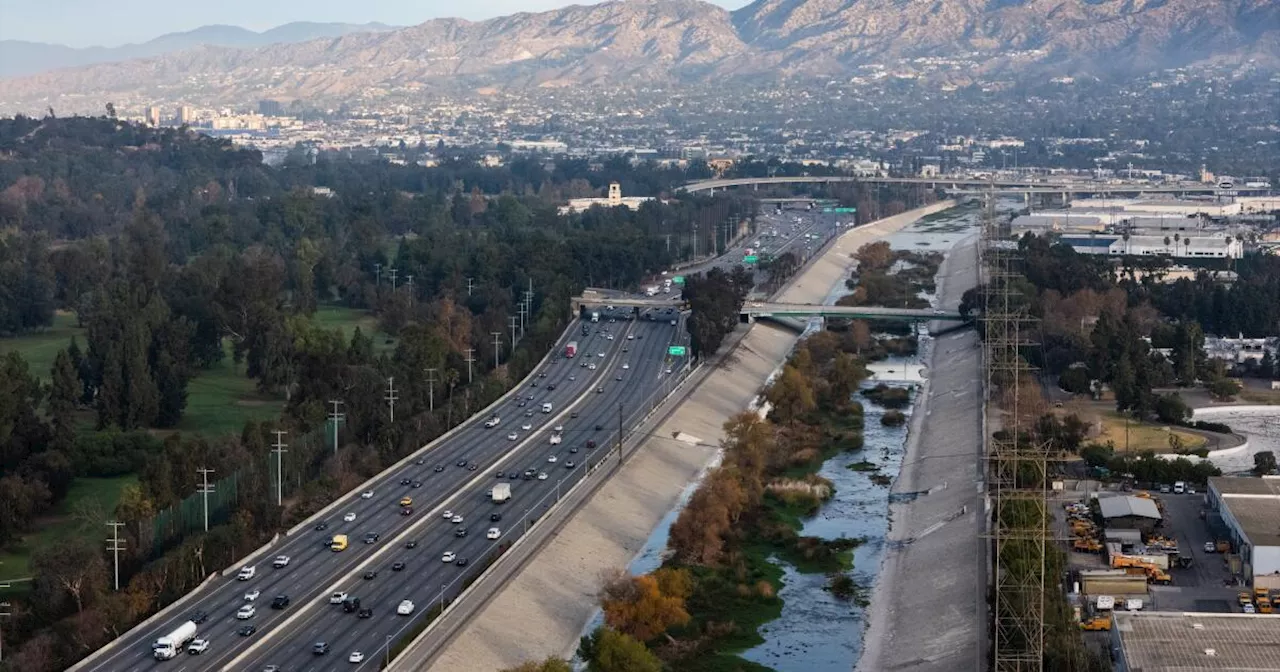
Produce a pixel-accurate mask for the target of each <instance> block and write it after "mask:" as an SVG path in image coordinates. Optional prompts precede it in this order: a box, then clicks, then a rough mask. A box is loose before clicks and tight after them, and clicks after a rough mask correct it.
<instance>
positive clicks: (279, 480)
mask: <svg viewBox="0 0 1280 672" xmlns="http://www.w3.org/2000/svg"><path fill="white" fill-rule="evenodd" d="M273 433H274V434H275V435H276V443H275V446H273V447H272V448H271V452H272V453H274V454H275V456H276V506H284V478H283V474H284V466H283V464H282V463H281V458H282V457H283V456H284V454H285V453H287V452H289V451H287V450H285V448H287V447H288V444H286V443H285V442H284V440H283V438H284V435H285V434H288V433H289V432H286V431H284V430H283V429H277V430H274V432H273Z"/></svg>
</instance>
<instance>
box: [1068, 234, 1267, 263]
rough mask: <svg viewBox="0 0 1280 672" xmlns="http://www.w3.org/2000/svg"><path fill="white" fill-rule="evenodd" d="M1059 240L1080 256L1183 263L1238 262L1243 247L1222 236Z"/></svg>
mask: <svg viewBox="0 0 1280 672" xmlns="http://www.w3.org/2000/svg"><path fill="white" fill-rule="evenodd" d="M1060 240H1061V241H1062V242H1064V243H1066V244H1068V245H1070V246H1071V247H1072V249H1074V250H1075V251H1076V252H1079V253H1080V254H1104V255H1107V256H1112V257H1120V256H1135V257H1178V258H1182V259H1239V258H1241V257H1243V256H1244V243H1243V242H1241V241H1240V240H1239V239H1238V238H1234V237H1231V236H1224V235H1221V234H1205V235H1182V234H1179V235H1178V236H1177V237H1176V238H1175V237H1174V236H1173V235H1172V234H1170V235H1165V236H1158V235H1156V236H1152V235H1131V236H1129V237H1128V238H1127V239H1126V238H1125V237H1124V236H1122V235H1118V234H1114V233H1108V234H1089V235H1064V236H1062V237H1061V238H1060Z"/></svg>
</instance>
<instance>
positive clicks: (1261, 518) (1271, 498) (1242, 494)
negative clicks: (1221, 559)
mask: <svg viewBox="0 0 1280 672" xmlns="http://www.w3.org/2000/svg"><path fill="white" fill-rule="evenodd" d="M1206 499H1207V500H1208V504H1209V509H1210V510H1211V511H1213V512H1214V513H1216V514H1217V515H1218V516H1220V517H1221V518H1222V522H1223V524H1224V525H1225V526H1226V528H1227V530H1228V534H1229V535H1230V539H1229V540H1230V542H1231V548H1232V549H1233V550H1234V552H1235V554H1236V555H1237V556H1239V558H1240V574H1241V575H1242V576H1243V578H1244V579H1245V581H1247V582H1249V584H1250V585H1252V586H1253V587H1254V588H1268V589H1271V588H1278V589H1280V477H1273V476H1264V477H1262V478H1231V477H1225V476H1218V477H1213V478H1210V479H1209V492H1208V494H1207V495H1206ZM1277 627H1280V626H1277Z"/></svg>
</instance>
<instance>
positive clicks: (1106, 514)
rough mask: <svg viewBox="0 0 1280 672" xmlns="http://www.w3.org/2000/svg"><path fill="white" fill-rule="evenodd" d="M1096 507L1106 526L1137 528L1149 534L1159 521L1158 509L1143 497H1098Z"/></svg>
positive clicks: (1153, 503)
mask: <svg viewBox="0 0 1280 672" xmlns="http://www.w3.org/2000/svg"><path fill="white" fill-rule="evenodd" d="M1098 509H1099V510H1100V511H1101V512H1102V519H1103V520H1104V521H1106V526H1107V527H1108V528H1118V529H1131V530H1139V531H1140V532H1141V533H1142V534H1144V535H1149V534H1151V533H1152V532H1153V531H1154V530H1155V528H1156V525H1157V524H1158V523H1159V522H1160V519H1161V516H1160V509H1159V508H1158V507H1156V503H1155V502H1153V501H1151V500H1150V499H1147V498H1145V497H1132V496H1129V495H1114V496H1111V497H1099V498H1098Z"/></svg>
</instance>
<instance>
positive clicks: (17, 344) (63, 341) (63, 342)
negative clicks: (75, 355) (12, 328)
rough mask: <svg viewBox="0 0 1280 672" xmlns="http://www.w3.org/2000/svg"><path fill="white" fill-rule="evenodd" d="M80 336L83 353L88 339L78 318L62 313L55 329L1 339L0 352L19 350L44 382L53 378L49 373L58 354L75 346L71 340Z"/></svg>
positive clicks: (58, 315)
mask: <svg viewBox="0 0 1280 672" xmlns="http://www.w3.org/2000/svg"><path fill="white" fill-rule="evenodd" d="M72 336H76V337H77V338H78V341H79V343H80V349H81V351H83V350H84V349H85V348H86V347H87V345H88V344H87V343H86V342H85V340H84V329H81V328H80V327H78V326H76V316H75V315H73V314H71V313H67V312H63V311H58V313H57V314H56V315H54V316H53V326H52V327H50V328H48V329H46V330H44V331H41V332H39V333H35V334H27V335H25V336H17V337H15V338H4V339H0V353H7V352H10V351H13V350H16V351H17V352H18V354H20V355H22V358H23V359H25V360H27V365H28V366H29V367H30V369H31V372H32V373H33V374H35V375H36V376H38V377H39V378H40V380H43V381H48V380H49V379H50V375H49V371H50V370H51V369H52V368H53V358H54V357H57V356H58V351H59V350H61V349H63V348H65V347H67V346H68V345H70V344H71V337H72Z"/></svg>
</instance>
